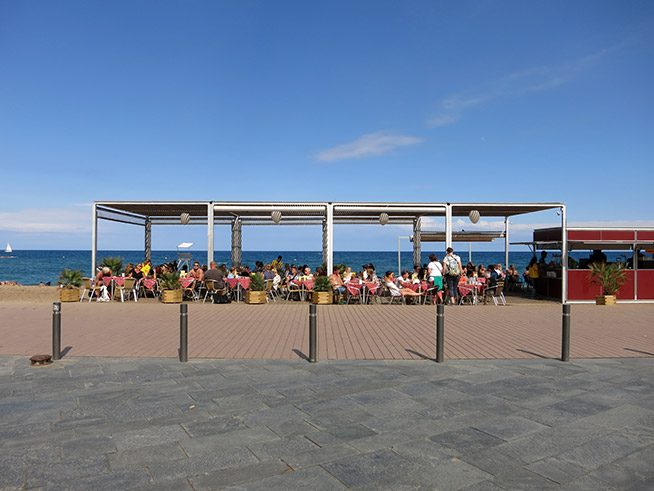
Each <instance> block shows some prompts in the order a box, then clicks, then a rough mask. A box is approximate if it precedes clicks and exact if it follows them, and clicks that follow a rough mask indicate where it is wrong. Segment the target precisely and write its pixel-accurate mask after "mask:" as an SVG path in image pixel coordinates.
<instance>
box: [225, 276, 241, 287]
mask: <svg viewBox="0 0 654 491" xmlns="http://www.w3.org/2000/svg"><path fill="white" fill-rule="evenodd" d="M225 282H226V283H227V284H228V285H229V287H230V288H234V287H235V286H236V285H237V284H238V278H225Z"/></svg>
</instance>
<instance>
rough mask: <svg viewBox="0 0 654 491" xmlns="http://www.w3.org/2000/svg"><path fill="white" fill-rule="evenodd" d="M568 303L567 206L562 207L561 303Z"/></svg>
mask: <svg viewBox="0 0 654 491" xmlns="http://www.w3.org/2000/svg"><path fill="white" fill-rule="evenodd" d="M567 301H568V225H567V219H566V213H565V205H562V206H561V302H563V303H566V302H567Z"/></svg>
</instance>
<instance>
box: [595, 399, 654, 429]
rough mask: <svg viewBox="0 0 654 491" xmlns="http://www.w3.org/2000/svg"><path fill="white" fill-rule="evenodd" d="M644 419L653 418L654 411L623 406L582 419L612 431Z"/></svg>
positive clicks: (629, 405)
mask: <svg viewBox="0 0 654 491" xmlns="http://www.w3.org/2000/svg"><path fill="white" fill-rule="evenodd" d="M645 418H654V411H653V410H651V409H648V408H644V407H640V406H635V405H631V404H623V405H621V406H618V407H614V408H611V409H607V410H606V411H602V412H600V413H596V414H593V415H592V416H588V417H587V418H584V421H587V422H589V423H593V424H597V425H602V426H607V427H609V428H613V429H620V428H624V427H625V426H627V425H631V424H634V423H638V422H639V421H641V420H643V419H645Z"/></svg>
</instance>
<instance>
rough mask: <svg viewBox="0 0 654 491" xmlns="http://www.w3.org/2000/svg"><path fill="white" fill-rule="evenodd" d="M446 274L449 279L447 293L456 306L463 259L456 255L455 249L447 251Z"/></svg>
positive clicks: (445, 259) (444, 262)
mask: <svg viewBox="0 0 654 491" xmlns="http://www.w3.org/2000/svg"><path fill="white" fill-rule="evenodd" d="M443 266H444V267H445V268H444V273H445V275H446V278H447V291H448V292H449V296H450V303H451V304H452V305H456V297H457V294H458V292H457V290H458V285H459V279H460V277H461V271H462V270H463V266H461V258H460V257H459V256H457V255H456V254H454V249H452V248H451V247H448V248H447V250H446V255H445V258H444V259H443Z"/></svg>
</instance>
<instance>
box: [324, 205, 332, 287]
mask: <svg viewBox="0 0 654 491" xmlns="http://www.w3.org/2000/svg"><path fill="white" fill-rule="evenodd" d="M325 212H326V216H327V274H332V271H333V270H334V204H333V203H327V204H326V205H325ZM323 259H324V258H323Z"/></svg>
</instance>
